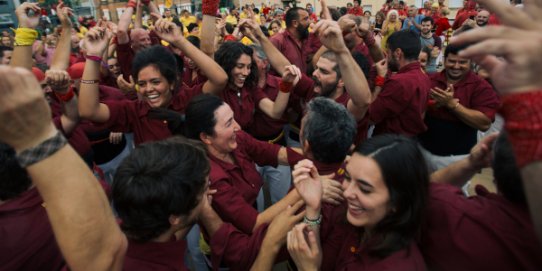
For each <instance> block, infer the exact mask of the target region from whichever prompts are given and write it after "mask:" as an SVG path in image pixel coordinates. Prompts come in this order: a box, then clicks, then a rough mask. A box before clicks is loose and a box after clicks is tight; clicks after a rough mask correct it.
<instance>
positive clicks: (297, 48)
mask: <svg viewBox="0 0 542 271" xmlns="http://www.w3.org/2000/svg"><path fill="white" fill-rule="evenodd" d="M310 35H313V37H310ZM310 35H309V37H308V38H307V39H306V40H303V41H302V42H301V45H299V44H298V43H297V42H296V41H295V39H294V37H293V36H292V35H291V34H290V32H288V30H286V31H284V32H282V33H277V34H275V35H274V36H273V37H271V38H270V39H269V40H270V41H271V43H273V45H275V47H277V49H278V50H279V51H280V52H282V54H283V55H284V56H285V57H286V58H287V59H288V60H289V61H290V63H292V64H293V65H296V66H297V67H298V68H299V69H300V70H301V72H303V73H305V72H306V71H307V60H308V57H309V55H311V54H314V53H315V52H316V51H317V50H318V48H316V41H315V40H314V39H315V37H314V34H313V33H311V34H310ZM316 39H317V38H316ZM315 48H316V50H315Z"/></svg>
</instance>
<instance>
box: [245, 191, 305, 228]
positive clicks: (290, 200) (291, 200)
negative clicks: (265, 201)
mask: <svg viewBox="0 0 542 271" xmlns="http://www.w3.org/2000/svg"><path fill="white" fill-rule="evenodd" d="M300 199H301V197H300V196H299V193H297V190H295V189H292V190H291V191H290V192H289V193H288V194H287V195H286V196H285V197H284V198H282V199H281V200H280V201H278V202H277V203H275V204H273V205H272V206H271V207H269V208H267V209H265V211H263V212H262V213H260V214H259V215H258V217H257V218H256V223H255V224H254V227H253V229H252V231H253V232H254V231H255V230H256V229H257V228H258V227H260V226H261V225H263V224H265V223H271V221H273V219H274V218H275V217H276V216H277V215H278V214H280V213H281V212H284V210H286V209H287V208H288V206H289V205H290V206H291V205H294V204H295V203H296V202H297V201H298V200H300Z"/></svg>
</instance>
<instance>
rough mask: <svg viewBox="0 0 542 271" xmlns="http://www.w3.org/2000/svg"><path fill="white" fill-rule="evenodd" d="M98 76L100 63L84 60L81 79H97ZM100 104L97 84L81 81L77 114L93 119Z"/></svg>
mask: <svg viewBox="0 0 542 271" xmlns="http://www.w3.org/2000/svg"><path fill="white" fill-rule="evenodd" d="M99 76H100V64H99V63H98V62H95V61H91V60H88V61H86V62H85V70H84V71H83V77H82V79H83V80H97V79H98V78H99ZM99 106H100V90H99V88H98V84H85V83H81V87H80V90H79V105H78V107H79V114H80V115H81V117H82V118H86V119H91V120H93V119H94V118H93V117H94V115H95V114H96V112H97V111H98V108H99Z"/></svg>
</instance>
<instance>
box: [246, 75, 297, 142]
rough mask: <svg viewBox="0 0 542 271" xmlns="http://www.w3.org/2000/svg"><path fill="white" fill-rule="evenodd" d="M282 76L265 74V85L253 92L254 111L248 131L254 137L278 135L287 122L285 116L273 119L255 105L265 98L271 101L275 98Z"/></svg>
mask: <svg viewBox="0 0 542 271" xmlns="http://www.w3.org/2000/svg"><path fill="white" fill-rule="evenodd" d="M281 80H282V78H280V77H277V76H274V75H271V74H267V80H266V81H265V87H264V88H263V89H262V90H261V91H257V92H256V93H255V94H254V99H255V101H256V111H255V112H254V121H253V122H252V125H250V129H249V133H250V134H251V135H253V136H254V137H256V138H269V137H275V136H278V134H279V133H280V132H281V131H282V128H283V127H284V125H285V124H287V123H288V119H287V118H286V116H283V117H282V118H281V119H279V120H276V119H273V118H271V117H269V116H267V114H265V113H264V112H263V111H262V110H260V108H259V107H258V106H257V105H258V104H259V102H260V101H261V100H263V99H265V98H269V99H271V100H272V101H275V100H276V99H277V95H278V93H279V84H280V81H281Z"/></svg>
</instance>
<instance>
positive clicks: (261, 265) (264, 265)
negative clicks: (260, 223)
mask: <svg viewBox="0 0 542 271" xmlns="http://www.w3.org/2000/svg"><path fill="white" fill-rule="evenodd" d="M273 241H274V240H271V239H269V238H268V236H267V235H266V236H265V238H264V240H263V243H262V246H261V247H260V252H259V253H258V257H256V261H254V263H253V264H252V267H251V268H250V271H260V270H261V271H271V270H272V269H273V265H274V263H275V258H276V257H277V254H278V253H279V251H280V247H278V246H277V245H276V242H273Z"/></svg>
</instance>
